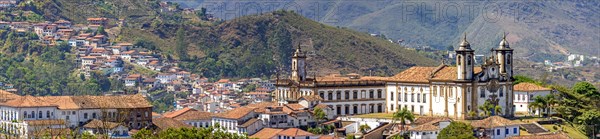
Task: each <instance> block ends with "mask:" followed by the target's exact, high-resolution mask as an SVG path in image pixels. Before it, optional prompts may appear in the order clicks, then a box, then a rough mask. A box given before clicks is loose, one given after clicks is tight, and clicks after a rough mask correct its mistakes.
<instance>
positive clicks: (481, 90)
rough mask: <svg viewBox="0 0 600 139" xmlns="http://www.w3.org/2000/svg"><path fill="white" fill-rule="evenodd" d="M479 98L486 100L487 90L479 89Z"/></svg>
mask: <svg viewBox="0 0 600 139" xmlns="http://www.w3.org/2000/svg"><path fill="white" fill-rule="evenodd" d="M479 97H480V98H485V89H484V88H483V87H480V88H479Z"/></svg>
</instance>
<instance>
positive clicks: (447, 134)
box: [437, 121, 475, 139]
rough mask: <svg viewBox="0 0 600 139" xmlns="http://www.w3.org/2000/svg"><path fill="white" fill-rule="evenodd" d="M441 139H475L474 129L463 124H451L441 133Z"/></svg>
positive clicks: (439, 135) (439, 136) (455, 122)
mask: <svg viewBox="0 0 600 139" xmlns="http://www.w3.org/2000/svg"><path fill="white" fill-rule="evenodd" d="M437 138H439V139H475V137H474V136H473V127H472V126H471V125H469V124H466V123H463V122H457V121H454V122H451V123H450V125H448V126H447V127H446V128H444V129H442V131H440V134H438V136H437Z"/></svg>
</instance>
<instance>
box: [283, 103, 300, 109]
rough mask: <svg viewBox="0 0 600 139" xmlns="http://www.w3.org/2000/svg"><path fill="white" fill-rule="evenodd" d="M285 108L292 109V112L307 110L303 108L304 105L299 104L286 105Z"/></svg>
mask: <svg viewBox="0 0 600 139" xmlns="http://www.w3.org/2000/svg"><path fill="white" fill-rule="evenodd" d="M285 106H286V107H288V108H290V109H292V110H294V111H297V110H302V109H304V108H305V107H304V106H302V105H300V104H298V103H294V104H285Z"/></svg>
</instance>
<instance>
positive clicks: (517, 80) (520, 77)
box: [513, 75, 542, 85]
mask: <svg viewBox="0 0 600 139" xmlns="http://www.w3.org/2000/svg"><path fill="white" fill-rule="evenodd" d="M513 78H514V79H515V81H514V82H513V83H514V84H519V83H533V84H537V85H542V82H540V81H537V80H535V79H533V78H530V77H527V76H523V75H515V76H513Z"/></svg>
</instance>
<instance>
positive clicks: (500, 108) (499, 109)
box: [494, 105, 502, 115]
mask: <svg viewBox="0 0 600 139" xmlns="http://www.w3.org/2000/svg"><path fill="white" fill-rule="evenodd" d="M494 111H495V112H496V115H500V114H502V106H500V105H496V107H494Z"/></svg>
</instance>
